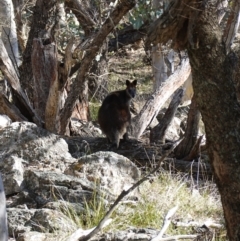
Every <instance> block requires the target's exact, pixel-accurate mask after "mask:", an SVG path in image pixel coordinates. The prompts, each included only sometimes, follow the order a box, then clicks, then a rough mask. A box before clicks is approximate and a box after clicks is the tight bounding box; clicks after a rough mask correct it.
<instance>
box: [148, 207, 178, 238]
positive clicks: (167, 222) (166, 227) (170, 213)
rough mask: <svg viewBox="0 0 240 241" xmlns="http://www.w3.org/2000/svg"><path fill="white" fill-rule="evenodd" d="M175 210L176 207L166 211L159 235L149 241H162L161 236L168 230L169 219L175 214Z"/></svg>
mask: <svg viewBox="0 0 240 241" xmlns="http://www.w3.org/2000/svg"><path fill="white" fill-rule="evenodd" d="M177 209H178V205H177V206H175V207H174V208H172V209H170V210H169V211H168V213H167V215H166V216H165V218H164V222H163V226H162V229H161V230H160V232H159V234H158V235H157V236H156V237H155V238H153V239H152V240H151V241H160V240H162V236H163V234H164V233H165V231H166V230H167V229H168V226H169V225H170V223H171V217H172V216H173V215H174V214H175V212H176V211H177Z"/></svg>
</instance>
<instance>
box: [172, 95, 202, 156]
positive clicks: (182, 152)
mask: <svg viewBox="0 0 240 241" xmlns="http://www.w3.org/2000/svg"><path fill="white" fill-rule="evenodd" d="M199 121H200V111H199V110H198V108H197V103H196V100H195V98H194V96H193V98H192V103H191V105H190V110H189V111H188V118H187V129H186V132H185V134H184V138H183V140H182V141H181V142H180V143H179V145H178V146H177V147H176V148H175V150H174V154H175V156H176V158H178V159H184V157H186V156H187V155H188V154H189V153H190V152H191V150H192V148H193V146H194V145H195V144H196V142H197V138H198V129H199Z"/></svg>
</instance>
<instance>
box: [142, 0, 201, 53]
mask: <svg viewBox="0 0 240 241" xmlns="http://www.w3.org/2000/svg"><path fill="white" fill-rule="evenodd" d="M200 4H201V1H196V0H186V1H171V2H170V3H169V5H168V8H167V9H166V11H165V12H164V14H163V15H161V17H160V18H158V19H157V20H156V21H155V22H153V23H152V24H151V26H150V28H149V32H148V36H147V39H146V43H145V44H146V48H150V46H151V45H156V44H158V43H162V44H166V43H167V42H168V41H169V40H172V46H174V48H175V49H185V48H186V43H187V41H188V40H189V42H190V43H192V32H191V30H192V26H193V25H194V21H195V19H196V18H197V16H198V14H199V13H200V12H201V8H200ZM193 44H194V43H193Z"/></svg>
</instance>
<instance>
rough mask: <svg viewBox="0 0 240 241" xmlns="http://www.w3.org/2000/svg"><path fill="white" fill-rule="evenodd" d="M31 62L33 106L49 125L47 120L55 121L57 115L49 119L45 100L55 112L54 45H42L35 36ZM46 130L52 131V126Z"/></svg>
mask: <svg viewBox="0 0 240 241" xmlns="http://www.w3.org/2000/svg"><path fill="white" fill-rule="evenodd" d="M31 63H32V72H33V81H34V85H33V89H34V92H33V96H34V97H33V101H34V103H35V104H34V107H35V110H36V112H37V113H38V115H39V116H40V117H41V119H42V120H43V121H45V124H47V125H50V124H49V123H47V122H50V123H52V122H53V123H55V122H56V116H57V115H56V114H55V115H54V116H55V117H52V119H53V120H52V121H51V120H50V116H49V112H50V107H49V106H48V109H47V110H46V105H47V102H48V103H49V104H50V105H51V110H52V111H53V109H54V110H55V111H53V112H56V110H57V109H58V105H59V100H58V97H59V95H58V91H59V84H57V86H55V85H56V83H58V68H57V67H58V66H57V49H56V45H55V44H47V45H43V43H42V40H41V39H37V38H35V39H34V40H33V46H32V57H31ZM49 91H50V94H49ZM48 97H49V98H51V100H49V101H47V100H48ZM45 110H46V114H47V120H45ZM48 130H50V131H53V129H52V128H51V129H48Z"/></svg>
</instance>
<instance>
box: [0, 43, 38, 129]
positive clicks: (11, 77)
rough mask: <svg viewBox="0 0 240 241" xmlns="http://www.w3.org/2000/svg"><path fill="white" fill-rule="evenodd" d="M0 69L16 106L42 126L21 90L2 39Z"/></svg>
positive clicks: (29, 118)
mask: <svg viewBox="0 0 240 241" xmlns="http://www.w3.org/2000/svg"><path fill="white" fill-rule="evenodd" d="M0 69H1V70H2V72H3V74H4V75H5V77H6V78H7V80H8V82H9V84H10V85H11V87H12V91H13V96H14V100H15V104H16V106H17V107H18V108H19V110H20V111H21V113H22V114H23V115H24V116H26V117H27V118H28V120H30V121H33V122H34V123H36V124H37V125H38V126H42V123H41V120H40V119H39V117H38V116H37V114H36V113H35V111H34V110H33V108H32V106H31V105H30V103H29V101H28V98H27V96H26V94H25V93H24V92H23V90H22V88H21V85H20V82H19V78H18V75H17V73H16V72H15V71H14V67H13V65H12V62H11V60H10V59H9V57H8V54H7V51H6V49H5V47H4V44H3V42H2V40H1V39H0Z"/></svg>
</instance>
